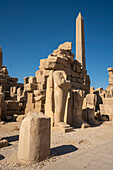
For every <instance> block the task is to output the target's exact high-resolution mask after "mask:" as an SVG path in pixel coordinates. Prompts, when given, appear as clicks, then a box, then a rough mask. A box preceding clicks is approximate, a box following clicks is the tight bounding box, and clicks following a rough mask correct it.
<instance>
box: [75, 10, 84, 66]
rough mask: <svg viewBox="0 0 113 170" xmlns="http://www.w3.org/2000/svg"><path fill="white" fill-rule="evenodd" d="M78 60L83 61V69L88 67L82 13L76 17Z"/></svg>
mask: <svg viewBox="0 0 113 170" xmlns="http://www.w3.org/2000/svg"><path fill="white" fill-rule="evenodd" d="M76 60H78V61H79V62H80V63H81V65H82V68H83V69H86V61H85V38H84V20H83V18H82V15H81V13H79V15H78V17H77V19H76Z"/></svg>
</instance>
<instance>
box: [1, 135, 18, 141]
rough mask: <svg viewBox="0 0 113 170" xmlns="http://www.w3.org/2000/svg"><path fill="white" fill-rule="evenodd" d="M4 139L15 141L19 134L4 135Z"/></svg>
mask: <svg viewBox="0 0 113 170" xmlns="http://www.w3.org/2000/svg"><path fill="white" fill-rule="evenodd" d="M2 139H6V140H8V142H15V141H18V140H19V135H15V136H8V137H4V138H2Z"/></svg>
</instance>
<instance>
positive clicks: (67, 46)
mask: <svg viewBox="0 0 113 170" xmlns="http://www.w3.org/2000/svg"><path fill="white" fill-rule="evenodd" d="M58 49H61V50H66V51H71V50H72V42H65V43H63V44H61V45H59V47H58Z"/></svg>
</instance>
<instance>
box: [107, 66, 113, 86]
mask: <svg viewBox="0 0 113 170" xmlns="http://www.w3.org/2000/svg"><path fill="white" fill-rule="evenodd" d="M107 71H108V72H109V73H108V75H109V85H113V67H109V68H108V69H107Z"/></svg>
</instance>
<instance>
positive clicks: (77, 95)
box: [73, 90, 89, 128]
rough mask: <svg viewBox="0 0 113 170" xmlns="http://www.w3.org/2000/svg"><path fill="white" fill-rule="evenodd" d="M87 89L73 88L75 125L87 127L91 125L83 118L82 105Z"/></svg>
mask: <svg viewBox="0 0 113 170" xmlns="http://www.w3.org/2000/svg"><path fill="white" fill-rule="evenodd" d="M84 95H85V91H83V90H73V126H74V127H82V125H83V126H84V127H85V128H86V127H89V124H87V123H86V122H85V121H84V120H83V119H82V105H83V99H84Z"/></svg>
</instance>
